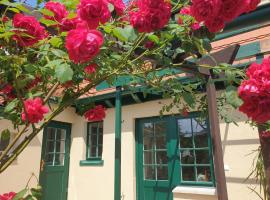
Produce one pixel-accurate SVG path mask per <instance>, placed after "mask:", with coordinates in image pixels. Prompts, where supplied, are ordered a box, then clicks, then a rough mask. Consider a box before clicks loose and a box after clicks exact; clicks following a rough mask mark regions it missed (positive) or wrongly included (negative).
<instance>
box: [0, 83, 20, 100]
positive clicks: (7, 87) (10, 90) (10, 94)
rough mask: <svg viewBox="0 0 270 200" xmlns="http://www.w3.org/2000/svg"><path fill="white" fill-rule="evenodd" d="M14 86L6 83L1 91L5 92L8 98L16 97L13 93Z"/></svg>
mask: <svg viewBox="0 0 270 200" xmlns="http://www.w3.org/2000/svg"><path fill="white" fill-rule="evenodd" d="M13 91H14V88H13V86H12V85H10V84H6V85H5V86H4V87H3V88H2V89H1V90H0V93H2V94H5V95H6V97H7V98H8V99H14V98H16V96H15V95H14V93H13Z"/></svg>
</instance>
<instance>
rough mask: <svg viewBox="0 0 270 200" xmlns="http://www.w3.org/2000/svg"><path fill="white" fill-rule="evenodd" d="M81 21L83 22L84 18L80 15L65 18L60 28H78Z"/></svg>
mask: <svg viewBox="0 0 270 200" xmlns="http://www.w3.org/2000/svg"><path fill="white" fill-rule="evenodd" d="M80 23H82V20H81V19H80V18H79V17H75V18H72V19H68V18H64V19H63V20H62V22H61V25H60V28H61V31H70V30H72V29H76V28H77V26H78V24H80Z"/></svg>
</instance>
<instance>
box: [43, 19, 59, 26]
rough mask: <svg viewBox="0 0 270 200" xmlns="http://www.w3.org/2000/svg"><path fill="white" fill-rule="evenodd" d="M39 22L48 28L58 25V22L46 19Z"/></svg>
mask: <svg viewBox="0 0 270 200" xmlns="http://www.w3.org/2000/svg"><path fill="white" fill-rule="evenodd" d="M39 21H40V23H42V24H45V25H46V26H53V25H57V24H58V23H57V22H56V21H53V20H49V19H45V18H41V19H40V20H39Z"/></svg>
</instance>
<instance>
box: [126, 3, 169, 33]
mask: <svg viewBox="0 0 270 200" xmlns="http://www.w3.org/2000/svg"><path fill="white" fill-rule="evenodd" d="M162 2H163V4H159V6H160V7H159V8H152V7H147V6H146V5H147V4H145V5H144V4H142V3H141V2H140V1H139V2H138V5H139V10H138V11H137V12H130V13H129V15H130V23H131V25H132V26H133V27H134V28H136V29H138V31H139V32H146V33H149V32H153V31H156V30H159V29H162V28H163V27H164V26H166V24H167V23H168V21H169V19H170V16H171V5H170V4H169V3H166V2H165V1H162ZM140 5H141V6H140Z"/></svg>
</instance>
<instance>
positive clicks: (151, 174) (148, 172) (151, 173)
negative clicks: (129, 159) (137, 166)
mask: <svg viewBox="0 0 270 200" xmlns="http://www.w3.org/2000/svg"><path fill="white" fill-rule="evenodd" d="M144 179H145V180H155V179H156V175H155V166H144Z"/></svg>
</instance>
